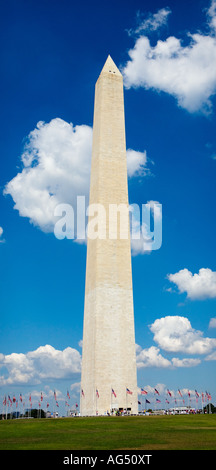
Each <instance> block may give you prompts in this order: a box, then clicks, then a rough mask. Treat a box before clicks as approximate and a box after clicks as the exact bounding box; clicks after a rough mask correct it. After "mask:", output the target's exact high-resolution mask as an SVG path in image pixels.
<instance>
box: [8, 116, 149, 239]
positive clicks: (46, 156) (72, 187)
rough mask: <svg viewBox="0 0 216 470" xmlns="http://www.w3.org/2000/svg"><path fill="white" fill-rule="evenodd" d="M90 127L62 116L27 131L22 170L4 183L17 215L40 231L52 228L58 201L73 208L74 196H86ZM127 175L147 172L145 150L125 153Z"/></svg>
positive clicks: (22, 156)
mask: <svg viewBox="0 0 216 470" xmlns="http://www.w3.org/2000/svg"><path fill="white" fill-rule="evenodd" d="M91 147H92V128H91V127H90V126H86V125H80V126H73V124H72V123H67V122H65V121H64V120H62V119H59V118H56V119H52V120H51V121H50V122H49V123H45V122H39V123H38V124H37V126H36V128H35V129H34V130H33V131H31V132H30V134H29V136H28V138H27V141H26V145H25V148H24V152H23V154H22V155H21V162H22V166H23V169H22V171H20V172H19V173H18V174H17V175H16V176H15V177H14V178H13V179H12V180H11V181H9V183H8V184H7V185H6V187H5V190H4V194H10V195H11V196H12V198H13V200H14V203H15V205H14V208H15V209H17V210H18V211H19V214H20V216H22V217H28V218H29V219H30V222H31V223H32V224H34V225H35V226H38V227H39V228H40V229H41V230H43V231H44V232H51V231H53V226H54V224H55V222H56V220H57V219H56V217H55V216H54V211H55V208H56V206H57V205H58V204H60V203H65V204H71V205H72V206H73V207H74V208H76V197H77V196H78V195H82V196H83V195H84V196H87V197H88V194H89V183H90V166H91ZM127 161H128V174H129V177H133V176H138V175H143V174H145V172H146V171H147V169H146V165H147V155H146V152H145V151H143V152H136V151H135V150H132V149H129V150H128V152H127Z"/></svg>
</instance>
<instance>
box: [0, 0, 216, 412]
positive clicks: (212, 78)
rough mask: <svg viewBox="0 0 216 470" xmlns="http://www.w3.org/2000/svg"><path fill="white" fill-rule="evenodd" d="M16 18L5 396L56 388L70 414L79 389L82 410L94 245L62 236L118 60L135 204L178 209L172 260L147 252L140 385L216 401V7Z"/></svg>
mask: <svg viewBox="0 0 216 470" xmlns="http://www.w3.org/2000/svg"><path fill="white" fill-rule="evenodd" d="M0 16H1V19H0V21H1V28H0V35H1V46H2V47H1V69H2V72H1V82H2V90H3V93H2V96H1V111H2V112H1V118H0V119H1V133H2V139H1V160H0V189H1V191H0V205H1V212H0V214H1V216H0V227H1V228H0V242H1V243H0V259H1V270H0V292H1V295H0V312H1V319H0V325H1V340H0V386H1V388H0V393H1V396H2V397H3V396H4V394H5V393H6V394H9V395H13V394H16V396H18V395H19V393H22V394H23V396H25V399H26V403H27V401H28V396H29V393H30V392H31V393H32V397H33V398H34V400H35V402H34V404H35V406H36V404H37V403H38V397H40V393H41V391H42V392H43V394H44V397H45V398H46V399H47V400H49V401H50V399H51V397H52V396H53V390H54V389H55V390H57V396H58V398H59V400H60V403H61V406H62V412H63V408H64V401H65V397H66V391H67V389H68V390H70V394H71V404H72V402H73V401H74V402H75V401H78V398H79V382H80V360H81V353H82V349H81V343H80V341H81V339H82V326H83V308H84V287H85V261H86V246H85V244H79V243H75V242H74V241H72V240H68V239H64V240H58V239H56V237H55V236H54V234H53V224H54V222H53V221H54V215H53V211H54V207H55V205H56V204H57V203H59V202H65V203H67V202H68V203H71V204H72V203H73V202H74V200H75V199H74V198H75V197H76V195H77V194H85V195H86V196H87V194H88V187H89V186H88V185H89V168H90V159H91V136H92V123H93V105H94V85H95V82H96V80H97V78H98V75H99V73H100V71H101V69H102V67H103V65H104V62H105V60H106V58H107V55H108V54H111V56H112V58H113V60H114V61H115V63H116V65H117V66H118V67H119V68H120V70H121V71H122V74H123V77H124V85H125V90H124V96H125V119H126V141H127V149H132V150H133V151H134V152H133V153H132V157H131V159H130V160H128V162H129V164H130V175H129V178H128V184H129V200H130V202H131V203H137V204H142V203H146V202H147V201H158V202H159V203H160V204H162V207H163V217H162V224H163V242H162V246H161V248H160V249H159V250H156V251H152V252H151V253H149V254H146V253H143V252H142V251H140V250H137V251H136V252H135V253H132V255H133V256H132V269H133V288H134V313H135V332H136V344H137V345H138V346H137V364H138V385H139V387H145V388H147V389H148V391H149V396H151V392H152V390H153V388H154V387H155V386H157V388H159V389H160V391H161V395H162V396H163V397H165V395H166V389H167V388H169V389H170V390H172V391H173V395H174V394H175V395H177V390H178V388H180V389H181V390H185V396H186V395H187V390H188V389H190V390H195V389H197V390H198V391H199V392H201V391H205V390H208V391H210V392H211V394H212V398H213V402H215V400H216V379H215V364H216V363H215V361H216V300H215V299H216V266H215V249H214V248H215V230H216V224H215V202H216V201H215V174H216V137H215V125H216V98H215V95H216V70H215V63H216V35H215V32H216V3H215V1H205V0H202V1H201V0H200V1H197V0H190V1H187V2H186V1H183V2H182V1H181V2H180V1H171V0H170V1H167V2H165V1H162V0H161V1H155V0H154V1H151V2H150V1H145V2H143V1H140V0H134V1H133V2H132V1H124V2H123V1H122V0H120V1H119V2H111V1H106V0H105V1H104V2H102V3H101V2H97V1H94V2H91V3H89V2H87V1H83V2H71V1H69V0H64V1H63V2H59V1H52V2H50V1H46V0H45V1H43V2H42V1H40V0H39V1H37V2H35V1H31V0H30V1H28V2H27V1H20V2H19V4H18V3H17V2H16V1H8V2H6V3H4V4H2V5H1V15H0ZM38 123H40V124H38ZM134 156H137V157H138V160H136V159H134V160H133V157H134ZM68 157H69V159H68ZM137 162H138V163H137ZM53 168H54V169H57V170H58V171H56V172H55V171H54V172H53V171H52V170H53ZM60 170H61V171H60ZM57 173H58V175H59V176H58V177H57V176H56V174H57ZM68 174H70V175H71V176H70V177H68Z"/></svg>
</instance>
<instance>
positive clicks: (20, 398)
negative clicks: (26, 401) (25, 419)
mask: <svg viewBox="0 0 216 470" xmlns="http://www.w3.org/2000/svg"><path fill="white" fill-rule="evenodd" d="M20 401H21V402H22V393H20Z"/></svg>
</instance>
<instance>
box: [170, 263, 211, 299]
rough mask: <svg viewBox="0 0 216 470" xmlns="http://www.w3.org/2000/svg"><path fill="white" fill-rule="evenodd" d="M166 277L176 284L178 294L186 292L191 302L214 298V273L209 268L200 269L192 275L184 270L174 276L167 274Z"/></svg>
mask: <svg viewBox="0 0 216 470" xmlns="http://www.w3.org/2000/svg"><path fill="white" fill-rule="evenodd" d="M167 277H168V279H169V281H170V282H173V283H174V284H176V286H177V287H178V289H179V292H180V293H183V292H186V293H187V297H188V298H189V299H191V300H196V299H198V300H202V299H208V298H209V299H211V298H215V297H216V271H212V270H211V269H209V268H201V269H200V270H199V272H198V273H197V274H196V273H195V274H194V275H193V274H192V273H191V272H190V271H188V269H186V268H185V269H181V270H180V271H179V272H177V273H175V274H168V276H167Z"/></svg>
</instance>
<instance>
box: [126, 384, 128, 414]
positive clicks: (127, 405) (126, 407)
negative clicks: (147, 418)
mask: <svg viewBox="0 0 216 470" xmlns="http://www.w3.org/2000/svg"><path fill="white" fill-rule="evenodd" d="M127 409H128V405H127V387H126V415H127Z"/></svg>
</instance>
